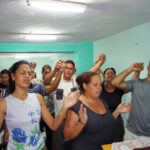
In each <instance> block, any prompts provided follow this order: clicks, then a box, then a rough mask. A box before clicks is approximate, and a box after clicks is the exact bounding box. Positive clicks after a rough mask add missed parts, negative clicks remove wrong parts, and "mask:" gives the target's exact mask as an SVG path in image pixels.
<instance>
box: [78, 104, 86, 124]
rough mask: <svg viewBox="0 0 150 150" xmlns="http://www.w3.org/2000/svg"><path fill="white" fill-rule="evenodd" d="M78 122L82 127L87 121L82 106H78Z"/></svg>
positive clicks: (84, 109)
mask: <svg viewBox="0 0 150 150" xmlns="http://www.w3.org/2000/svg"><path fill="white" fill-rule="evenodd" d="M79 120H80V122H81V123H82V124H83V125H85V124H86V123H87V120H88V116H87V112H86V108H85V107H83V104H81V105H80V110H79Z"/></svg>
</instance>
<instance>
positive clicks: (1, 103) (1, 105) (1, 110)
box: [0, 99, 7, 128]
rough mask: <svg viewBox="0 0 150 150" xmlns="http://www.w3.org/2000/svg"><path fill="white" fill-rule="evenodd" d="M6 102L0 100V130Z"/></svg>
mask: <svg viewBox="0 0 150 150" xmlns="http://www.w3.org/2000/svg"><path fill="white" fill-rule="evenodd" d="M6 105H7V104H6V100H5V99H1V100H0V128H1V127H2V123H3V121H4V117H5V115H6V110H7V106H6Z"/></svg>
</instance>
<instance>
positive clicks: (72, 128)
mask: <svg viewBox="0 0 150 150" xmlns="http://www.w3.org/2000/svg"><path fill="white" fill-rule="evenodd" d="M87 119H88V117H87V113H86V109H85V108H84V107H83V104H81V105H80V110H79V115H77V114H76V113H75V112H73V111H72V110H69V111H68V113H67V117H66V121H65V126H64V130H63V134H64V137H65V139H66V140H71V139H73V138H75V137H77V136H78V135H79V134H80V132H81V131H82V129H83V128H84V126H85V124H86V122H87Z"/></svg>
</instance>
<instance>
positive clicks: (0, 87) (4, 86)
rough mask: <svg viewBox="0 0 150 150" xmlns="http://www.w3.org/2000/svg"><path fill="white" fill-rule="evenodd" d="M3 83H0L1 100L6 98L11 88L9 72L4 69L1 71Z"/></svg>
mask: <svg viewBox="0 0 150 150" xmlns="http://www.w3.org/2000/svg"><path fill="white" fill-rule="evenodd" d="M0 74H1V83H0V99H1V98H3V97H5V96H6V95H7V92H8V88H9V71H8V70H7V69H4V70H2V71H1V73H0Z"/></svg>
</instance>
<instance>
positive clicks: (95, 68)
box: [89, 54, 106, 73]
mask: <svg viewBox="0 0 150 150" xmlns="http://www.w3.org/2000/svg"><path fill="white" fill-rule="evenodd" d="M105 60H106V56H105V54H100V55H98V58H97V59H96V61H95V63H94V65H93V66H92V68H91V69H90V70H89V71H91V72H97V73H100V67H101V66H102V65H103V64H104V62H105Z"/></svg>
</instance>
